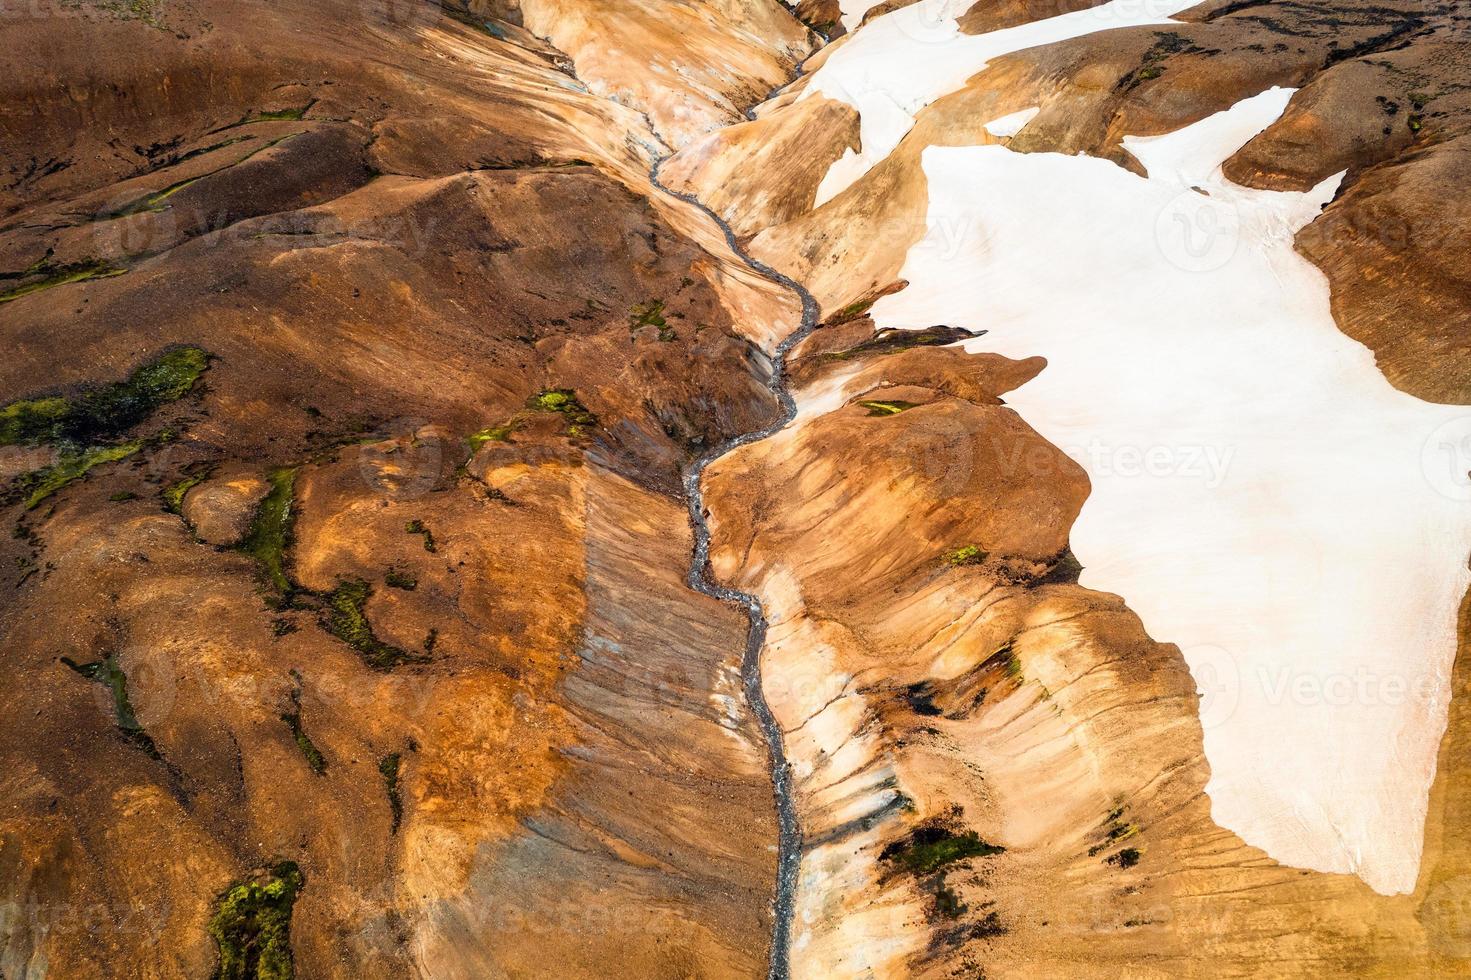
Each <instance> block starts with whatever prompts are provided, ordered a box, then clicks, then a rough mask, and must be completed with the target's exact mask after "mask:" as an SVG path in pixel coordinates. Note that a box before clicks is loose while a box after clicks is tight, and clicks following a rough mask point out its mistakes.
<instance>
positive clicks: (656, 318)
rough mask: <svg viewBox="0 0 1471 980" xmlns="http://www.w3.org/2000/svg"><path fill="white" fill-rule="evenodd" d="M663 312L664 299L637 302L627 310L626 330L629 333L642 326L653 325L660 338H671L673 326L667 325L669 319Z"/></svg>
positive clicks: (673, 335)
mask: <svg viewBox="0 0 1471 980" xmlns="http://www.w3.org/2000/svg"><path fill="white" fill-rule="evenodd" d="M664 314H665V309H664V301H663V300H662V299H652V300H649V301H648V302H647V303H638V304H636V305H634V306H633V307H632V308H631V309H629V311H628V330H629V332H630V333H634V332H637V331H638V330H640V329H642V328H643V327H653V328H654V329H655V330H657V331H659V339H660V340H663V341H670V340H673V339H675V333H674V328H673V327H672V326H670V325H669V320H668V319H667V318H666V317H665V315H664Z"/></svg>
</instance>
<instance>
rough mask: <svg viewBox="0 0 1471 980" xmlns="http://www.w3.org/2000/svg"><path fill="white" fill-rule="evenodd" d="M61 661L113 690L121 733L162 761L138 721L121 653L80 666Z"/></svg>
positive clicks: (67, 660)
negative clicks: (129, 696)
mask: <svg viewBox="0 0 1471 980" xmlns="http://www.w3.org/2000/svg"><path fill="white" fill-rule="evenodd" d="M61 662H62V663H64V664H66V666H68V667H70V668H71V669H72V670H74V671H76V672H77V673H78V674H81V675H82V676H83V677H85V678H87V679H88V680H92V681H96V682H97V683H98V684H101V685H102V686H104V687H106V688H107V689H108V690H109V691H111V692H112V712H113V723H114V724H115V725H117V729H118V731H120V732H122V733H123V736H124V737H125V738H127V740H128V741H129V742H132V743H133V744H134V745H136V746H137V747H138V748H140V749H142V750H143V751H144V752H147V753H148V754H149V755H150V756H152V757H153V758H155V759H158V758H161V756H160V754H159V751H158V746H156V745H154V744H153V739H152V738H150V737H149V735H148V733H147V732H146V731H144V730H143V726H142V725H141V724H139V722H138V716H137V715H136V714H135V713H134V711H133V702H132V701H131V700H130V699H129V698H128V675H127V674H125V673H124V672H123V668H122V665H121V664H119V663H118V660H117V654H115V653H110V654H108V655H107V656H106V657H105V658H103V659H102V660H94V661H92V662H91V663H87V664H79V663H77V662H76V661H75V660H72V659H71V658H69V657H62V658H61Z"/></svg>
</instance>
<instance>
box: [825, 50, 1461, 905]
mask: <svg viewBox="0 0 1471 980" xmlns="http://www.w3.org/2000/svg"><path fill="white" fill-rule="evenodd" d="M870 29H871V28H870ZM881 36H882V35H877V34H876V35H875V37H874V38H873V40H876V39H878V38H879V37H881ZM859 40H862V38H859V39H855V41H854V42H851V43H852V44H856V43H858V41H859ZM891 43H902V41H894V40H892V39H891ZM849 50H851V49H849ZM859 50H860V51H861V50H862V49H859ZM905 59H906V60H909V61H912V62H913V64H912V65H911V66H909V67H910V69H911V70H914V71H916V72H917V73H920V74H923V73H924V71H925V66H926V65H928V64H933V63H934V62H936V61H940V60H942V59H941V58H939V57H935V56H932V54H931V53H930V52H928V51H926V52H925V53H924V54H923V55H918V54H916V53H914V52H913V51H911V52H909V53H908V54H907V55H905ZM896 60H897V59H896ZM883 84H885V85H890V84H893V85H895V86H896V90H898V91H900V92H909V91H912V90H913V89H914V87H913V86H911V85H908V84H907V83H903V82H899V81H896V80H890V79H887V78H886V80H885V81H884V82H883ZM1290 95H1291V92H1290V91H1288V90H1283V89H1274V90H1272V91H1269V92H1265V93H1262V94H1261V95H1258V96H1256V97H1254V98H1251V99H1247V100H1245V101H1243V102H1241V103H1239V104H1237V105H1236V106H1234V107H1233V108H1231V109H1230V110H1228V111H1226V112H1223V113H1219V114H1217V115H1215V116H1213V117H1211V118H1209V119H1206V120H1204V121H1202V122H1200V123H1197V124H1195V125H1192V126H1189V127H1187V128H1185V129H1183V130H1180V131H1178V132H1176V133H1173V134H1170V135H1167V136H1162V137H1157V138H1153V139H1132V140H1130V141H1129V142H1128V146H1129V148H1130V150H1131V151H1132V152H1134V153H1135V155H1136V156H1137V157H1138V158H1139V159H1140V161H1141V162H1142V163H1143V164H1144V166H1145V167H1146V168H1147V169H1148V172H1149V177H1148V179H1144V178H1140V177H1138V176H1136V175H1134V174H1131V173H1128V172H1127V171H1125V170H1123V169H1121V168H1119V167H1117V166H1115V165H1114V164H1112V163H1109V162H1107V161H1104V160H1099V159H1095V158H1091V157H1084V156H1077V157H1068V156H1062V155H1058V154H1029V155H1023V154H1017V153H1012V152H1011V151H1009V150H1007V149H1005V148H1004V147H1001V146H984V147H959V148H943V147H932V148H930V149H927V150H926V151H925V152H924V156H923V166H924V171H925V176H926V178H927V179H928V184H929V194H930V200H929V211H928V220H929V222H930V223H931V224H932V225H934V224H936V223H937V222H940V221H948V222H950V223H952V224H956V225H959V226H961V227H965V228H968V229H969V234H968V237H966V238H965V239H964V240H963V241H961V242H959V243H958V247H957V248H956V249H954V250H953V253H952V254H945V253H942V252H941V251H939V250H936V249H914V250H912V251H911V252H910V254H909V256H908V258H907V260H906V264H905V267H904V269H903V272H902V273H901V275H902V277H903V278H904V279H907V280H908V281H909V283H910V285H909V288H908V289H906V290H904V291H903V292H901V293H898V294H896V295H892V296H888V297H885V298H883V299H882V300H880V301H879V302H878V303H877V304H876V305H875V307H874V310H873V315H874V318H875V320H876V322H877V323H878V324H879V325H880V326H889V327H896V326H898V327H916V328H919V327H924V326H928V325H929V324H932V323H951V324H956V325H961V326H967V327H971V328H982V327H984V328H987V329H989V331H990V332H989V334H987V335H986V336H985V337H984V338H983V339H978V340H974V341H970V342H968V343H967V345H966V346H967V347H968V348H969V349H972V350H987V351H997V352H1000V353H1002V354H1006V355H1008V356H1011V357H1017V358H1020V357H1029V356H1033V355H1037V354H1041V355H1043V356H1045V357H1046V358H1047V360H1048V366H1047V368H1046V369H1045V370H1044V371H1042V372H1041V374H1040V375H1039V376H1038V377H1037V378H1036V379H1035V380H1033V381H1031V382H1029V383H1028V384H1026V385H1024V386H1023V387H1022V388H1020V389H1019V390H1017V391H1015V392H1013V393H1011V394H1009V395H1008V396H1007V401H1008V403H1009V404H1011V405H1012V406H1013V407H1014V408H1015V409H1016V410H1017V411H1018V412H1019V413H1020V414H1021V416H1022V417H1023V418H1025V419H1026V420H1027V421H1028V422H1029V423H1030V424H1031V425H1032V426H1033V427H1035V428H1036V429H1037V431H1038V432H1040V433H1041V434H1042V435H1043V436H1044V437H1046V438H1047V439H1048V440H1050V441H1051V442H1052V443H1054V444H1055V445H1057V446H1059V447H1060V448H1062V449H1063V450H1064V451H1066V452H1068V454H1069V455H1071V456H1072V457H1073V458H1074V459H1076V460H1077V461H1078V462H1079V463H1080V464H1082V465H1083V467H1084V468H1085V469H1086V470H1087V472H1088V475H1089V477H1090V479H1091V481H1092V492H1091V495H1090V496H1089V498H1088V501H1087V503H1086V504H1085V506H1084V507H1083V510H1082V514H1081V516H1080V517H1079V519H1078V522H1077V525H1076V526H1075V527H1074V529H1073V533H1072V546H1073V549H1074V551H1075V552H1076V553H1077V555H1078V557H1079V559H1080V560H1081V561H1082V563H1083V565H1084V566H1085V571H1084V573H1083V577H1082V582H1083V584H1084V585H1086V586H1088V587H1090V588H1094V589H1100V590H1104V591H1107V592H1113V593H1117V594H1119V595H1122V596H1123V597H1124V598H1125V599H1126V600H1127V601H1128V603H1129V605H1130V606H1131V607H1132V608H1133V609H1134V610H1136V611H1137V612H1138V613H1139V614H1140V616H1141V617H1142V618H1143V621H1144V624H1145V626H1146V628H1147V629H1148V630H1149V632H1150V635H1151V636H1153V637H1155V638H1157V639H1158V640H1160V641H1163V642H1170V643H1175V644H1178V645H1179V646H1180V648H1181V649H1182V651H1183V652H1184V655H1185V659H1186V662H1187V663H1188V664H1189V666H1190V669H1191V672H1192V674H1193V675H1194V677H1195V679H1196V682H1197V686H1198V687H1199V688H1200V690H1201V693H1202V702H1201V706H1200V712H1201V721H1202V725H1203V727H1204V730H1205V751H1206V756H1207V759H1208V760H1209V762H1210V766H1211V773H1212V775H1211V779H1210V782H1209V784H1208V786H1207V792H1208V793H1209V794H1210V796H1211V800H1212V805H1213V816H1214V818H1215V819H1216V821H1217V822H1218V823H1220V824H1221V825H1222V826H1224V827H1227V828H1230V829H1231V830H1234V831H1236V832H1237V833H1239V834H1240V835H1241V836H1242V837H1243V838H1244V839H1245V840H1246V841H1247V842H1248V843H1250V844H1254V845H1256V846H1258V847H1261V848H1262V849H1264V850H1265V851H1266V852H1267V853H1268V854H1270V855H1271V856H1272V857H1274V858H1276V859H1277V860H1279V861H1281V862H1283V863H1286V864H1290V865H1296V866H1301V867H1307V868H1314V869H1317V870H1320V871H1329V872H1352V873H1356V874H1358V875H1359V876H1360V877H1361V878H1363V879H1364V881H1366V882H1367V883H1368V884H1369V885H1370V886H1371V887H1373V888H1374V889H1375V890H1376V891H1379V892H1381V893H1385V894H1392V893H1402V892H1408V891H1410V890H1412V889H1413V887H1414V884H1415V879H1416V876H1417V872H1418V867H1419V862H1420V854H1421V847H1422V842H1423V830H1424V818H1425V812H1426V804H1427V796H1428V793H1429V790H1430V785H1431V782H1432V780H1433V777H1434V772H1435V762H1436V752H1437V749H1438V745H1439V741H1440V738H1441V735H1442V733H1443V731H1444V727H1445V723H1446V710H1447V703H1448V699H1449V671H1450V667H1451V662H1452V659H1453V657H1454V654H1455V649H1456V613H1457V607H1458V605H1459V603H1460V600H1461V597H1462V596H1463V595H1464V594H1465V592H1466V589H1467V586H1468V584H1471V573H1468V570H1467V555H1468V552H1471V511H1468V501H1471V482H1468V480H1467V476H1466V474H1467V471H1468V470H1471V413H1468V412H1467V410H1466V409H1465V408H1458V407H1453V406H1441V405H1432V404H1428V403H1425V402H1422V401H1420V400H1418V399H1415V398H1413V397H1411V396H1409V395H1406V394H1404V393H1402V392H1400V391H1397V390H1395V389H1394V388H1393V387H1391V386H1390V384H1389V383H1388V382H1387V381H1386V380H1385V379H1384V377H1383V375H1382V374H1381V373H1380V372H1379V370H1378V369H1377V368H1376V366H1375V363H1374V358H1373V355H1372V354H1371V352H1369V351H1368V350H1367V349H1366V348H1364V347H1363V346H1361V345H1360V344H1358V343H1357V342H1355V341H1353V340H1351V339H1349V338H1348V337H1346V336H1344V335H1343V334H1342V333H1341V332H1340V331H1339V330H1338V329H1337V327H1336V326H1335V325H1334V322H1333V319H1332V316H1331V315H1330V312H1329V305H1328V286H1327V282H1326V281H1325V279H1324V277H1323V276H1322V274H1321V273H1320V272H1319V271H1318V270H1317V269H1316V268H1315V267H1314V266H1312V265H1311V264H1309V263H1308V262H1307V261H1306V260H1304V259H1303V258H1301V257H1300V256H1298V255H1297V254H1296V253H1295V252H1294V251H1293V249H1292V239H1293V235H1294V234H1295V232H1296V231H1297V229H1299V228H1301V227H1302V226H1303V225H1305V224H1307V223H1308V222H1309V221H1311V220H1312V219H1313V218H1314V217H1315V216H1316V215H1317V214H1318V213H1319V212H1320V210H1321V208H1322V207H1323V206H1324V205H1325V204H1326V203H1327V202H1328V201H1329V200H1330V199H1331V198H1332V195H1333V192H1334V190H1335V188H1336V187H1337V184H1338V182H1339V178H1338V177H1334V178H1330V179H1329V180H1326V181H1324V182H1323V184H1321V185H1320V186H1318V187H1316V188H1314V189H1313V190H1311V191H1308V192H1306V193H1275V192H1268V191H1256V190H1249V189H1246V188H1242V187H1239V186H1236V185H1233V184H1231V183H1229V182H1228V181H1226V180H1225V178H1224V177H1223V176H1222V174H1221V171H1220V164H1221V162H1222V161H1223V160H1225V159H1226V158H1227V157H1228V156H1229V154H1230V153H1231V152H1233V151H1234V150H1235V149H1236V148H1238V147H1240V146H1241V145H1242V144H1244V143H1245V142H1246V141H1247V140H1248V139H1250V138H1251V137H1252V136H1253V135H1254V134H1256V133H1258V132H1260V131H1261V130H1262V129H1264V128H1265V127H1266V126H1267V125H1269V124H1270V123H1271V122H1272V121H1274V120H1275V119H1277V118H1278V117H1279V116H1280V114H1281V112H1282V111H1283V109H1284V108H1285V106H1286V104H1287V100H1288V98H1289V97H1290ZM868 145H869V144H868V143H867V141H865V146H868ZM1017 465H1025V461H1019V462H1018V464H1017Z"/></svg>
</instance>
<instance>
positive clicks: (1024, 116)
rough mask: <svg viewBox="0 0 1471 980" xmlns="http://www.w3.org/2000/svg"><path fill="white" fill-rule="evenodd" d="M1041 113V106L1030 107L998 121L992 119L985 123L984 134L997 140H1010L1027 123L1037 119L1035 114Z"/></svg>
mask: <svg viewBox="0 0 1471 980" xmlns="http://www.w3.org/2000/svg"><path fill="white" fill-rule="evenodd" d="M1041 111H1042V107H1041V106H1032V107H1031V108H1030V109H1022V110H1021V111H1020V112H1013V113H1011V114H1010V115H1006V116H1002V117H1001V118H1000V119H992V120H991V121H990V122H988V123H986V132H988V133H990V134H991V135H992V136H994V137H996V138H997V139H1011V137H1013V136H1015V135H1016V134H1017V133H1020V132H1021V131H1022V127H1024V126H1025V125H1026V124H1027V123H1029V122H1031V121H1032V120H1033V119H1036V118H1037V113H1039V112H1041Z"/></svg>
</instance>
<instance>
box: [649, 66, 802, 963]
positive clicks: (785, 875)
mask: <svg viewBox="0 0 1471 980" xmlns="http://www.w3.org/2000/svg"><path fill="white" fill-rule="evenodd" d="M797 72H798V74H799V75H800V73H801V67H800V66H799V67H798V69H797ZM788 84H790V83H788ZM751 116H752V112H748V113H747V117H748V118H750V117H751ZM665 159H667V158H665ZM663 163H664V159H660V160H659V161H657V162H656V163H655V164H654V166H653V168H652V169H651V170H650V171H649V179H650V181H651V182H652V183H653V185H654V186H655V187H657V188H658V189H659V190H661V191H663V192H664V193H665V194H668V195H669V196H670V197H674V198H678V199H679V200H681V201H684V202H685V203H687V204H691V205H693V206H694V207H696V208H699V209H700V210H701V211H703V212H704V213H705V214H706V215H708V216H709V218H710V220H711V221H714V222H715V224H716V225H718V226H719V228H720V230H721V231H722V232H724V234H725V241H726V244H727V245H729V246H730V250H731V251H732V252H734V253H735V254H736V256H738V257H739V258H740V260H741V261H742V262H744V263H745V264H746V265H747V266H749V267H750V268H751V269H752V270H754V271H755V272H757V273H758V274H760V275H761V276H762V277H763V278H765V279H767V280H769V281H771V282H774V283H777V284H778V285H781V286H783V287H785V288H786V289H789V290H791V291H792V292H793V293H794V294H796V296H797V298H798V299H800V300H801V303H802V319H801V322H800V323H799V324H798V326H797V329H795V330H793V331H792V332H791V333H789V334H788V335H787V337H786V339H785V340H783V341H782V342H781V343H779V344H778V345H777V346H776V349H775V350H774V351H773V352H772V358H771V374H770V376H769V377H768V378H767V382H766V384H767V386H768V387H769V388H770V389H771V391H772V393H773V394H774V395H775V396H776V398H777V401H778V403H779V404H780V405H781V415H780V417H779V418H778V419H777V420H776V421H775V422H773V423H772V424H771V425H768V426H766V427H765V428H763V429H758V430H756V431H754V432H748V433H746V434H744V435H740V436H736V437H735V438H733V439H729V440H727V441H725V442H723V443H721V444H719V445H717V446H715V447H714V448H712V449H710V450H708V451H707V452H705V453H704V454H703V455H701V456H700V457H699V458H697V459H696V460H695V461H694V462H692V463H691V464H690V465H689V466H688V467H687V468H686V469H685V471H684V491H685V499H686V500H688V501H689V513H690V529H691V530H692V531H693V532H694V551H693V553H692V555H691V560H690V571H689V578H688V582H689V586H690V588H692V589H694V590H695V591H696V592H700V593H703V594H705V595H708V596H711V597H713V598H716V599H719V600H721V601H722V602H728V603H734V604H737V605H740V606H741V607H742V608H744V609H745V611H746V615H747V617H749V619H750V624H751V625H750V628H749V630H748V631H747V633H746V649H745V653H744V655H743V656H742V658H741V680H742V684H743V686H744V687H745V693H746V702H747V703H748V704H749V705H750V706H751V712H752V713H753V714H754V715H755V716H756V722H757V724H758V725H760V727H761V733H762V735H763V736H764V737H765V739H766V747H767V753H768V757H769V761H770V764H771V785H772V792H773V794H774V796H775V799H776V816H777V835H778V839H777V861H776V893H775V895H774V896H773V898H772V906H771V914H772V926H771V958H770V961H769V966H768V970H767V976H768V978H769V980H787V977H788V976H789V969H788V952H789V950H790V947H791V925H792V900H793V896H794V894H795V892H796V887H797V871H798V869H799V867H800V865H801V848H802V829H801V826H800V824H799V823H798V821H797V805H796V801H795V799H794V797H793V792H792V775H791V769H790V767H789V766H788V764H787V757H786V749H785V747H784V744H783V740H782V730H781V726H779V725H778V724H777V722H776V718H775V717H774V716H773V715H772V713H771V707H770V706H769V705H768V704H767V703H766V694H765V691H764V690H763V689H762V686H761V648H762V647H763V646H764V645H765V643H766V628H767V622H766V612H765V610H764V609H763V608H762V606H761V600H760V599H758V598H757V597H756V596H754V595H752V594H751V593H749V592H740V591H738V590H736V589H731V588H727V587H725V586H723V585H719V584H717V583H716V582H715V581H714V580H713V579H712V578H711V575H710V525H709V522H708V514H709V512H708V511H707V510H706V508H705V495H704V490H703V489H702V487H701V486H700V481H701V478H702V477H703V476H704V473H705V468H706V467H708V466H709V465H710V464H711V463H713V462H715V461H716V460H717V459H720V458H721V457H722V456H724V455H726V454H727V453H729V452H732V451H734V450H736V449H739V448H740V447H741V446H748V445H750V444H751V443H753V442H760V441H761V440H763V439H766V438H768V437H770V436H773V435H775V434H776V433H778V432H780V431H781V430H782V429H785V428H786V427H787V426H788V425H789V424H791V422H792V420H793V419H794V418H796V417H797V401H796V399H795V398H794V397H793V396H792V392H791V389H790V387H789V386H788V384H787V371H786V365H787V355H788V354H789V353H791V351H792V348H794V347H796V346H797V344H799V343H801V342H802V340H803V339H804V338H805V337H806V336H807V335H808V334H810V333H811V332H812V331H813V329H814V328H816V326H817V319H818V306H817V300H815V299H814V298H813V297H812V294H811V293H809V292H808V291H807V289H806V288H805V287H804V286H802V284H801V283H799V282H797V281H796V280H795V279H792V278H791V277H789V276H786V275H783V274H782V273H780V272H778V271H776V270H775V269H773V268H772V267H771V266H769V265H767V264H766V263H764V262H761V261H760V260H758V259H755V258H752V257H751V255H750V254H749V253H748V252H747V251H746V250H745V249H744V248H743V247H742V246H741V244H740V242H739V241H737V239H736V236H735V232H733V231H731V228H730V225H729V224H727V223H726V222H725V220H724V219H723V218H721V217H720V215H718V214H716V213H715V212H714V211H712V210H710V208H708V207H706V206H705V205H704V204H703V203H701V202H700V200H699V199H698V198H697V197H695V196H694V195H693V194H684V193H681V192H679V191H676V190H672V189H670V188H669V187H666V186H664V184H663V183H662V182H661V181H660V180H659V168H660V167H661V166H662V165H663Z"/></svg>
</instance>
